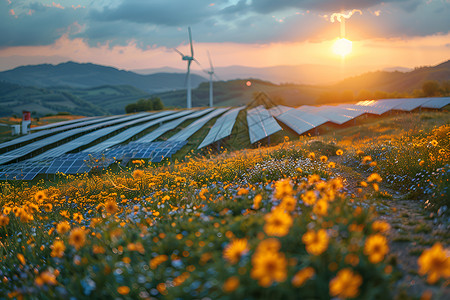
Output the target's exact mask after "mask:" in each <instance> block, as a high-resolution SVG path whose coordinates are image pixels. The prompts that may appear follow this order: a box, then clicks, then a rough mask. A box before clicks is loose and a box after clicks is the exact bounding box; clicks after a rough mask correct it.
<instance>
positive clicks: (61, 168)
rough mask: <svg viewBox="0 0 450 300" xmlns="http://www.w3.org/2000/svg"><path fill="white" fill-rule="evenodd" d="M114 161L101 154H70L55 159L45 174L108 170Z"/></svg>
mask: <svg viewBox="0 0 450 300" xmlns="http://www.w3.org/2000/svg"><path fill="white" fill-rule="evenodd" d="M113 162H114V159H112V158H107V157H104V156H102V155H101V154H97V155H89V154H87V153H82V152H80V153H70V154H66V155H63V156H61V157H58V158H55V159H53V160H52V161H51V162H50V164H49V166H48V168H47V169H46V170H45V172H44V173H47V174H57V173H63V174H80V173H84V172H89V171H91V170H92V169H93V168H107V167H108V166H109V165H111V164H112V163H113Z"/></svg>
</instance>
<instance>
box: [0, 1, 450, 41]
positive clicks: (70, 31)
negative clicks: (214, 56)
mask: <svg viewBox="0 0 450 300" xmlns="http://www.w3.org/2000/svg"><path fill="white" fill-rule="evenodd" d="M31 1H34V0H22V1H17V2H16V1H13V2H11V3H8V2H7V1H0V30H1V32H2V34H1V35H0V48H2V47H9V46H20V45H51V44H52V43H54V42H55V41H56V40H58V39H59V38H60V37H61V36H62V35H64V34H66V35H67V38H69V39H82V40H83V41H85V42H86V43H88V44H89V45H90V46H98V45H108V46H109V47H113V46H115V45H119V46H125V45H128V44H129V43H130V42H133V43H136V45H137V46H138V47H141V48H142V49H147V48H149V47H156V46H164V47H169V48H171V47H182V46H183V45H186V44H187V39H188V37H187V26H191V27H192V33H193V38H194V41H195V42H196V43H197V42H203V43H223V42H230V43H244V44H245V43H247V44H249V43H260V44H265V43H276V42H287V41H295V42H299V41H316V42H318V41H323V40H327V39H332V38H334V37H336V36H338V35H339V25H337V24H331V23H330V22H329V20H330V17H331V15H332V14H333V13H341V12H349V11H353V10H355V9H356V10H360V11H361V12H362V15H360V14H354V15H353V16H352V18H351V19H350V20H348V21H347V22H346V23H347V25H346V28H347V34H348V36H349V38H352V39H355V40H361V39H365V38H373V37H407V36H425V35H432V34H436V33H444V34H445V33H447V32H449V29H450V19H449V18H448V17H447V16H448V15H450V3H449V2H448V1H437V0H436V1H431V2H425V1H423V0H384V1H381V0H343V1H338V0H327V1H325V0H277V1H275V0H217V1H213V0H211V1H205V0H189V1H187V0H152V1H147V0H95V1H91V0H79V1H77V2H76V3H74V5H73V6H72V7H71V6H70V5H65V4H64V3H65V2H62V1H60V2H61V3H63V4H64V5H63V6H62V5H61V4H59V3H58V2H52V1H46V2H45V3H47V4H45V5H44V4H42V3H43V2H41V3H39V2H31ZM78 4H79V5H78ZM211 4H214V5H211ZM80 5H81V6H80ZM61 7H65V9H61ZM11 10H13V11H14V13H15V15H14V16H13V15H11V13H10V11H11ZM280 20H282V22H280Z"/></svg>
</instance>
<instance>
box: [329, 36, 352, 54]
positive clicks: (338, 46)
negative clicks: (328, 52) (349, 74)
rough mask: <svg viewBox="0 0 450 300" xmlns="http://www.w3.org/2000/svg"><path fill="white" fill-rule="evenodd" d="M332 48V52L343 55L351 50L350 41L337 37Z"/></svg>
mask: <svg viewBox="0 0 450 300" xmlns="http://www.w3.org/2000/svg"><path fill="white" fill-rule="evenodd" d="M332 49H333V53H334V54H337V55H340V56H342V57H345V56H347V55H348V54H350V53H351V52H352V41H350V40H347V39H345V38H342V39H337V40H336V42H334V44H333V48H332Z"/></svg>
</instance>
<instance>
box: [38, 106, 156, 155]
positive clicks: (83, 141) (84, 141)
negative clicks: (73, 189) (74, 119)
mask: <svg viewBox="0 0 450 300" xmlns="http://www.w3.org/2000/svg"><path fill="white" fill-rule="evenodd" d="M145 115H147V116H145ZM154 118H155V115H154V114H150V115H149V114H141V115H139V116H138V117H134V118H129V120H130V119H133V120H131V121H128V122H125V123H121V124H118V125H114V126H110V127H106V128H102V129H99V130H94V131H92V132H90V133H87V134H85V135H82V136H80V137H79V138H76V139H74V140H72V141H69V142H67V143H65V144H63V145H61V146H58V147H55V148H52V149H50V150H48V151H45V152H44V153H42V154H39V155H37V156H35V157H33V158H31V159H30V160H35V161H36V160H42V159H46V158H53V157H58V156H61V155H63V154H66V153H68V152H70V151H73V150H76V149H78V148H80V147H83V146H85V145H89V144H90V143H92V142H94V141H96V140H97V139H99V138H101V137H104V136H106V135H108V134H110V133H113V132H115V131H117V130H119V129H121V128H125V127H127V126H132V125H134V124H137V123H142V122H145V121H148V120H152V119H154ZM123 119H125V118H123Z"/></svg>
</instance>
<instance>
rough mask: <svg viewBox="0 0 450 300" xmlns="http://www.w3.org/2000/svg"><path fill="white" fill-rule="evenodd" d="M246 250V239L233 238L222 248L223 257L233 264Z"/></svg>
mask: <svg viewBox="0 0 450 300" xmlns="http://www.w3.org/2000/svg"><path fill="white" fill-rule="evenodd" d="M248 250H249V248H248V243H247V239H234V240H233V241H232V242H231V243H229V244H228V245H227V246H226V247H225V249H224V250H223V257H224V258H225V259H226V260H227V261H229V262H230V263H232V264H235V263H237V262H239V260H240V259H241V257H242V255H244V254H246V253H247V252H248Z"/></svg>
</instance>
